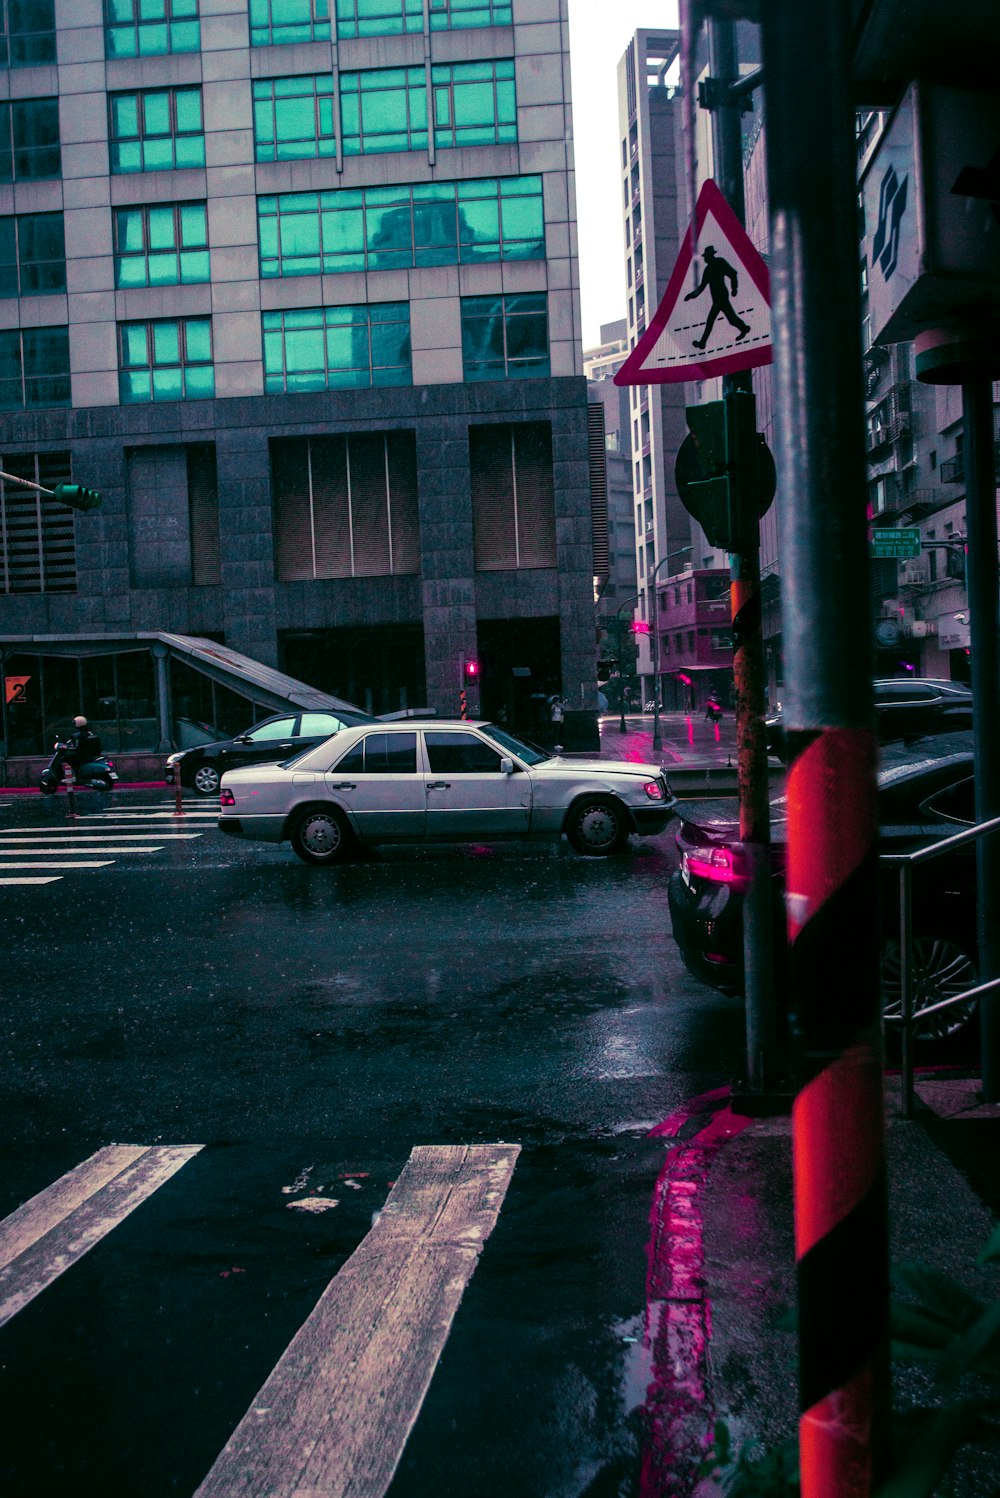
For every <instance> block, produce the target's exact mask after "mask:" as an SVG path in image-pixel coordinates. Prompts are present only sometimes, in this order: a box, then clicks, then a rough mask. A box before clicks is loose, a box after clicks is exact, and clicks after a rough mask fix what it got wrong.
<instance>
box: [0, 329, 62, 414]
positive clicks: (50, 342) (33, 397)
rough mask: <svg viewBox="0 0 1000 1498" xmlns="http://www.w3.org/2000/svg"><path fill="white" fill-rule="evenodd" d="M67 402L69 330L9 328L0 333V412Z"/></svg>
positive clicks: (60, 404)
mask: <svg viewBox="0 0 1000 1498" xmlns="http://www.w3.org/2000/svg"><path fill="white" fill-rule="evenodd" d="M69 403H70V379H69V329H68V328H65V327H59V328H22V329H18V328H10V329H8V330H6V331H5V332H3V333H0V411H20V410H35V409H37V408H39V407H42V406H68V405H69Z"/></svg>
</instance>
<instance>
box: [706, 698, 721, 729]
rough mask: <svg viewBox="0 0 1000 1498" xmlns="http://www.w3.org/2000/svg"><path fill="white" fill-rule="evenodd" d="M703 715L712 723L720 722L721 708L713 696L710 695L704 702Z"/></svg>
mask: <svg viewBox="0 0 1000 1498" xmlns="http://www.w3.org/2000/svg"><path fill="white" fill-rule="evenodd" d="M705 717H706V718H708V719H709V720H710V721H711V722H712V723H721V721H722V708H721V707H720V706H719V704H718V703H717V702H716V700H715V698H714V697H710V698H709V699H708V701H707V702H706V703H705Z"/></svg>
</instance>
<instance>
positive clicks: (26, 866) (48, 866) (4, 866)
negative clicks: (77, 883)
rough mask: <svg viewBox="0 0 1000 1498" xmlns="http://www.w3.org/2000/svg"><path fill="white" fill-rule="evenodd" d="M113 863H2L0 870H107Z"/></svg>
mask: <svg viewBox="0 0 1000 1498" xmlns="http://www.w3.org/2000/svg"><path fill="white" fill-rule="evenodd" d="M113 863H114V859H113V858H100V859H90V858H74V859H72V860H70V859H59V860H58V861H56V860H53V862H51V863H3V864H0V869H109V868H110V867H111V865H112V864H113ZM42 882H43V883H45V882H46V881H44V880H43V881H42Z"/></svg>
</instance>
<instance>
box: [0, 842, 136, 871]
mask: <svg viewBox="0 0 1000 1498" xmlns="http://www.w3.org/2000/svg"><path fill="white" fill-rule="evenodd" d="M66 851H67V850H66V844H65V843H63V845H62V847H59V846H58V844H57V845H56V847H54V848H51V847H41V848H36V847H34V846H31V845H29V846H27V847H24V848H0V858H22V857H23V856H24V854H25V853H28V854H31V855H33V856H34V857H38V856H39V855H40V854H43V853H46V854H48V853H51V854H53V855H56V856H60V857H62V858H65V857H66ZM80 852H81V853H113V854H114V855H115V857H116V858H120V857H121V856H122V854H123V853H162V852H163V849H162V848H161V847H160V845H159V844H158V843H150V844H149V845H148V847H147V846H143V847H140V848H136V847H135V846H134V845H130V846H129V847H128V848H91V847H86V848H81V849H80ZM3 867H4V865H3V864H0V868H3Z"/></svg>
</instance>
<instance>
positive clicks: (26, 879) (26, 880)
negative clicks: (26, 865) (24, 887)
mask: <svg viewBox="0 0 1000 1498" xmlns="http://www.w3.org/2000/svg"><path fill="white" fill-rule="evenodd" d="M61 878H62V875H61V874H49V875H48V876H47V877H44V878H37V879H36V878H35V877H34V876H32V875H30V874H27V875H24V876H23V877H22V878H20V879H0V884H58V883H59V881H60V879H61Z"/></svg>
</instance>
